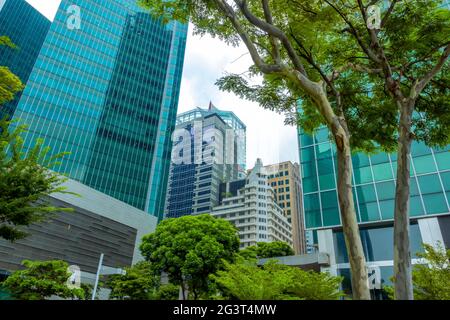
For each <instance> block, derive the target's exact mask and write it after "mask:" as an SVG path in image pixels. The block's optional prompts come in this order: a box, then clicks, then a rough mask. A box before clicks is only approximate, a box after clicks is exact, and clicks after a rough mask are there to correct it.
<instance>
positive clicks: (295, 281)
mask: <svg viewBox="0 0 450 320" xmlns="http://www.w3.org/2000/svg"><path fill="white" fill-rule="evenodd" d="M211 279H213V280H214V281H215V282H216V283H217V284H218V286H219V288H220V290H221V291H222V294H223V295H224V296H225V297H228V298H231V299H239V300H335V299H338V298H340V297H341V296H343V294H342V293H341V292H340V291H339V285H340V283H341V281H342V279H341V278H339V277H333V276H330V275H329V274H327V273H316V272H313V271H305V270H302V269H300V268H296V267H290V266H285V265H280V264H277V262H276V261H273V260H271V261H269V262H268V263H267V264H265V265H263V266H261V267H258V266H257V265H256V263H255V262H249V261H240V262H239V263H235V264H231V263H227V262H226V263H225V269H224V270H220V271H218V272H217V273H216V274H215V275H212V276H211Z"/></svg>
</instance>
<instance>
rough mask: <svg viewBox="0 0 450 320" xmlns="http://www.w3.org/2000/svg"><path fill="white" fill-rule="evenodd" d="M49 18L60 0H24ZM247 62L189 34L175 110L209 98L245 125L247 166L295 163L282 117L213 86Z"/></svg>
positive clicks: (292, 134)
mask: <svg viewBox="0 0 450 320" xmlns="http://www.w3.org/2000/svg"><path fill="white" fill-rule="evenodd" d="M27 2H29V3H30V4H31V5H33V6H34V7H36V8H37V9H38V10H39V11H41V12H42V13H43V14H44V15H45V16H46V17H48V18H49V19H51V20H53V19H54V16H55V14H56V11H57V9H58V6H59V3H60V2H61V1H60V0H27ZM250 65H251V59H250V56H249V55H248V54H247V50H246V49H245V48H242V47H238V48H233V47H231V46H227V45H226V44H225V43H223V42H221V41H220V40H218V39H213V38H211V37H210V36H204V37H203V38H200V37H199V36H193V35H192V26H190V28H189V37H188V42H187V47H186V58H185V65H184V73H183V79H182V84H181V93H180V103H179V107H178V112H184V111H187V110H190V109H193V108H194V107H197V106H199V107H202V108H206V107H207V106H208V104H209V101H212V102H213V103H214V104H215V105H216V106H217V107H218V108H220V109H223V110H230V111H233V112H234V113H235V114H236V115H237V116H238V117H239V118H240V119H241V120H242V121H243V122H244V123H245V124H246V125H247V166H248V167H249V168H251V167H253V165H254V163H255V161H256V158H261V159H262V160H263V162H264V163H265V164H272V163H276V162H281V161H286V160H291V161H297V162H298V147H297V132H296V129H295V128H294V127H288V126H285V125H284V117H283V116H282V115H278V114H276V113H274V112H271V111H268V110H264V109H262V108H260V107H259V106H258V105H257V104H255V103H252V102H249V101H245V100H241V99H239V98H238V97H236V96H235V95H234V94H232V93H225V92H221V91H219V90H218V88H217V87H216V86H215V85H214V83H215V81H216V80H217V79H218V78H220V77H221V76H222V75H223V74H224V72H225V71H227V72H234V73H240V72H243V71H246V70H247V69H248V67H249V66H250Z"/></svg>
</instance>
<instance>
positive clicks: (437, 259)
mask: <svg viewBox="0 0 450 320" xmlns="http://www.w3.org/2000/svg"><path fill="white" fill-rule="evenodd" d="M424 248H425V252H421V253H418V254H417V257H419V258H422V259H424V260H425V262H426V263H425V264H418V265H416V266H414V269H413V283H414V298H415V299H417V300H450V249H445V248H444V246H443V245H442V244H441V245H440V247H438V248H433V247H432V246H430V245H427V244H424Z"/></svg>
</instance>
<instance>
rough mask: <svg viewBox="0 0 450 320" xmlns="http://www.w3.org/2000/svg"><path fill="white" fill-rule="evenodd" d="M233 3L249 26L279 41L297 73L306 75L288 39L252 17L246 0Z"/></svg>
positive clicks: (267, 24)
mask: <svg viewBox="0 0 450 320" xmlns="http://www.w3.org/2000/svg"><path fill="white" fill-rule="evenodd" d="M234 2H235V3H236V4H237V5H238V7H239V8H240V10H241V12H242V13H243V14H244V16H245V17H246V18H247V20H248V21H249V22H250V23H251V24H253V25H254V26H256V27H258V28H260V29H261V30H263V31H265V32H266V33H268V34H269V35H271V36H274V37H276V38H278V39H280V41H281V43H282V44H283V46H284V48H285V49H286V51H287V53H288V55H289V57H290V58H291V61H292V64H293V65H294V68H295V69H296V70H297V71H299V72H301V73H302V74H303V75H306V71H305V68H304V67H303V64H302V62H301V61H300V58H299V57H298V56H297V53H296V52H295V50H294V48H293V47H292V45H291V43H290V41H289V39H288V37H287V36H286V35H285V34H284V33H283V32H282V31H281V30H280V29H278V28H277V27H275V26H274V25H272V24H269V23H267V22H266V21H263V20H261V19H259V18H258V17H256V16H255V15H253V14H252V13H251V12H250V10H249V8H248V6H247V1H246V0H234Z"/></svg>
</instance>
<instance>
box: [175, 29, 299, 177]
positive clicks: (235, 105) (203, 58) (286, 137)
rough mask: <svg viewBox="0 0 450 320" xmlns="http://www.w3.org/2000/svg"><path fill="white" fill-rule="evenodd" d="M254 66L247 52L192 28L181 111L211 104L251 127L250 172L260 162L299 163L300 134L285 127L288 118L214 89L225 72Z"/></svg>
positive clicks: (185, 67)
mask: <svg viewBox="0 0 450 320" xmlns="http://www.w3.org/2000/svg"><path fill="white" fill-rule="evenodd" d="M250 65H251V58H250V56H249V55H248V54H247V50H246V49H245V48H243V47H238V48H234V47H231V46H227V45H226V44H225V43H223V42H222V41H220V40H219V39H214V38H212V37H210V36H208V35H206V36H203V37H199V36H194V35H192V26H190V28H189V36H188V41H187V47H186V59H185V66H184V73H183V79H182V83H181V94H180V103H179V107H178V111H179V112H184V111H187V110H190V109H192V108H194V107H196V106H199V107H202V108H206V107H207V106H208V104H209V101H210V100H211V101H212V102H213V103H214V105H215V106H217V107H218V108H220V109H223V110H230V111H233V112H234V113H235V114H236V115H237V116H238V117H239V118H240V119H241V120H242V121H243V122H244V123H245V124H246V125H247V167H249V168H251V167H253V165H254V163H255V161H256V158H261V159H262V160H263V162H264V163H265V164H272V163H277V162H281V161H287V160H291V161H295V162H298V146H297V145H298V144H297V131H296V129H295V128H294V127H290V126H285V125H284V116H282V115H279V114H277V113H275V112H272V111H269V110H264V109H263V108H261V107H259V106H258V105H257V104H256V103H252V102H249V101H246V100H241V99H239V98H238V97H236V96H235V95H234V94H232V93H226V92H221V91H219V89H218V88H217V87H216V86H215V85H214V83H215V81H216V80H217V79H218V78H220V77H221V76H222V75H223V74H224V73H225V72H233V73H241V72H244V71H246V70H247V69H248V67H249V66H250Z"/></svg>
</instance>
